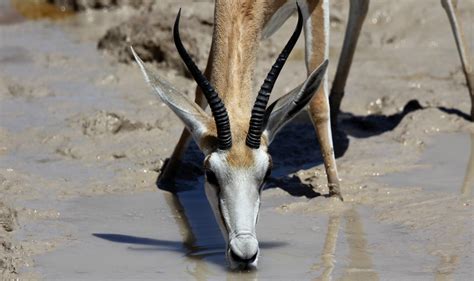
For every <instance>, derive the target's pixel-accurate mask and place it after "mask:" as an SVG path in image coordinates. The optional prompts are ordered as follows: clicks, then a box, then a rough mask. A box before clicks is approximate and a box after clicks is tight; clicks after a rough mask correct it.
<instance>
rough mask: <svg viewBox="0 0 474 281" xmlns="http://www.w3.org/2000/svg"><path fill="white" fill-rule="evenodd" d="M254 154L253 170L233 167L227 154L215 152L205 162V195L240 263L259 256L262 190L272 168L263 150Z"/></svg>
mask: <svg viewBox="0 0 474 281" xmlns="http://www.w3.org/2000/svg"><path fill="white" fill-rule="evenodd" d="M252 153H253V157H254V165H252V166H250V167H231V166H230V165H229V164H228V162H227V158H226V157H227V152H225V151H219V152H214V153H212V154H211V155H209V156H208V157H207V159H206V162H207V165H206V169H207V179H206V195H207V197H208V200H209V203H210V205H211V207H212V209H213V211H214V213H215V216H216V219H217V220H218V221H219V224H220V226H221V230H222V232H223V233H224V236H225V238H226V241H227V243H228V247H229V248H228V255H231V254H230V251H232V252H233V253H234V255H238V256H239V257H241V259H250V258H251V257H252V256H254V255H255V254H256V253H258V241H257V235H256V229H255V226H256V223H257V217H258V211H259V208H260V188H261V186H262V184H263V181H264V178H265V175H266V173H267V170H268V168H269V166H270V162H269V161H270V157H269V155H268V154H267V153H266V152H265V151H264V150H263V149H255V150H252ZM213 178H215V179H213ZM215 181H217V185H216V184H213V182H214V183H215ZM229 260H231V258H229Z"/></svg>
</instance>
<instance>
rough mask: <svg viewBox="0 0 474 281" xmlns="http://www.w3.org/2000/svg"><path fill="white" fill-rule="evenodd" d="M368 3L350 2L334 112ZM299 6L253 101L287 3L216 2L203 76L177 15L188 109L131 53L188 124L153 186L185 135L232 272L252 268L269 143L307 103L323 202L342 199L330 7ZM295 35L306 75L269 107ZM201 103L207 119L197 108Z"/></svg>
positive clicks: (165, 175) (167, 172)
mask: <svg viewBox="0 0 474 281" xmlns="http://www.w3.org/2000/svg"><path fill="white" fill-rule="evenodd" d="M368 2H369V0H351V10H350V19H349V23H348V27H349V28H348V33H347V34H346V38H345V42H344V48H343V51H342V54H341V61H340V63H339V67H338V71H337V74H336V81H335V84H334V85H333V94H332V95H331V103H332V104H333V105H334V106H335V108H336V109H337V110H338V109H339V104H340V99H341V98H342V93H343V92H344V91H343V90H344V85H345V81H346V79H347V75H348V72H349V67H350V64H351V61H352V55H353V53H354V49H355V46H356V42H357V37H358V34H359V32H360V28H361V26H362V23H363V20H364V18H365V15H366V12H367V9H368ZM443 2H445V1H443ZM298 4H299V6H298V7H299V8H298V24H297V27H296V29H295V31H294V33H293V35H292V36H291V38H290V40H289V41H288V43H287V45H286V46H285V48H284V50H283V51H282V53H281V54H280V56H279V57H278V59H277V61H276V63H275V64H274V65H273V67H272V69H271V70H270V72H269V74H268V76H267V78H266V79H265V82H264V83H263V85H262V87H261V89H260V91H259V92H258V95H257V98H255V95H254V94H253V89H252V77H253V71H254V69H255V63H256V55H257V49H258V46H259V40H260V38H262V37H268V36H270V35H271V34H272V33H273V32H274V31H275V30H277V29H278V28H279V27H280V26H281V25H282V24H283V23H284V22H285V20H286V19H287V18H288V17H289V16H290V15H291V14H292V13H293V12H294V11H295V10H297V5H296V4H295V1H294V0H291V1H290V0H275V1H274V0H272V1H270V0H216V5H215V21H214V32H213V37H212V46H211V51H210V55H209V59H208V63H207V67H206V71H205V73H204V74H202V73H201V72H200V71H199V69H198V68H197V67H196V65H195V64H194V62H193V61H192V59H191V58H190V57H189V55H188V54H187V52H186V50H185V47H184V46H183V44H182V43H181V40H180V38H179V14H178V17H177V19H176V22H175V27H174V38H175V43H176V47H177V50H178V52H179V53H180V55H181V57H182V58H183V61H184V62H185V64H186V66H187V67H188V69H189V71H190V72H191V74H192V75H193V77H194V79H195V80H196V82H197V84H198V86H199V87H198V89H197V91H196V100H195V102H193V101H191V100H189V99H188V98H187V97H186V95H184V94H182V93H181V92H179V91H178V90H176V89H174V88H173V87H172V86H171V85H170V84H169V83H168V82H166V81H165V80H164V79H163V78H162V77H160V76H159V75H157V74H155V73H153V72H151V71H149V70H147V69H146V68H145V66H144V64H143V62H142V61H141V60H140V59H139V58H138V56H137V55H136V54H135V52H134V55H135V57H136V60H137V62H138V63H139V65H140V67H141V69H142V71H143V73H144V75H145V77H146V79H147V81H148V82H149V83H150V84H151V86H152V87H153V89H154V90H155V92H156V93H157V94H158V95H159V96H160V98H161V99H162V100H163V101H164V102H165V103H166V104H167V105H168V106H169V107H170V108H171V109H172V110H173V111H174V112H175V113H176V114H177V115H178V117H180V119H181V120H182V121H183V122H184V123H185V125H186V127H187V130H185V131H184V132H183V135H182V136H181V139H180V141H179V143H178V145H177V146H176V148H175V151H174V152H173V156H172V157H171V159H170V160H169V162H168V164H167V166H166V167H165V169H164V171H163V172H162V174H161V176H160V182H161V183H164V184H166V183H169V182H172V181H173V178H174V176H175V173H176V171H177V170H178V167H179V162H180V159H181V156H182V155H183V153H184V151H185V149H186V147H187V145H188V143H189V139H190V136H192V137H193V138H194V139H195V141H196V143H197V144H198V146H199V148H200V149H201V151H202V152H203V153H204V154H205V160H204V169H205V171H206V184H205V190H206V195H207V197H208V199H209V202H210V205H211V207H212V208H213V211H214V213H215V216H216V219H217V221H218V223H219V224H220V226H221V229H222V232H223V234H224V237H225V238H226V241H227V246H228V247H227V252H226V253H227V257H228V260H229V263H230V266H231V267H232V268H247V267H255V266H256V264H257V260H258V253H259V251H258V241H257V238H256V232H255V226H256V222H257V217H258V211H259V206H260V192H261V187H262V185H263V183H264V181H265V179H266V177H267V176H268V175H269V173H270V171H271V166H272V165H271V156H270V155H269V153H268V146H269V144H270V143H271V142H272V140H273V138H274V136H275V134H276V133H277V132H278V130H279V129H280V128H281V127H282V126H283V125H284V124H286V123H287V122H288V121H289V120H291V118H292V117H294V116H295V115H296V114H297V113H298V112H299V111H301V110H302V109H303V108H304V107H305V106H306V105H308V104H309V109H310V110H309V113H310V116H311V119H312V121H313V124H314V126H315V129H316V132H317V138H318V141H319V143H320V147H321V151H322V156H323V160H324V165H325V168H326V173H327V177H328V186H329V195H330V196H334V197H337V198H340V199H341V200H342V196H341V193H340V190H339V178H338V174H337V168H336V162H335V157H334V152H333V145H332V137H331V118H330V109H329V90H328V79H327V74H326V68H327V57H328V50H329V48H328V45H329V0H306V1H303V0H299V1H298ZM302 29H304V34H305V47H306V56H305V61H306V68H307V72H308V77H307V79H306V80H305V81H304V82H303V83H302V84H301V85H300V86H298V87H296V88H295V89H294V90H292V91H290V92H289V93H288V94H286V95H284V96H283V97H281V98H280V99H278V100H277V101H276V102H274V103H273V104H271V105H270V106H267V103H268V99H269V95H270V93H271V90H272V88H273V84H274V83H275V80H276V78H277V77H278V74H279V72H280V70H281V68H282V67H283V64H284V63H285V61H286V58H287V57H288V55H289V53H290V52H291V49H292V48H293V46H294V44H295V43H296V40H297V39H298V36H299V34H300V32H301V30H302ZM132 51H133V49H132ZM320 85H321V87H320ZM207 104H209V105H210V108H211V112H212V117H211V116H209V115H208V114H206V113H205V112H204V110H203V108H205V107H206V106H207ZM171 186H172V185H171ZM168 188H169V187H168ZM169 189H170V190H171V191H173V190H172V188H169Z"/></svg>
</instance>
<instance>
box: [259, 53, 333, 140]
mask: <svg viewBox="0 0 474 281" xmlns="http://www.w3.org/2000/svg"><path fill="white" fill-rule="evenodd" d="M327 67H328V60H325V61H324V62H323V63H322V64H321V65H320V66H319V67H318V68H316V70H314V71H313V72H312V73H311V74H310V75H309V76H308V78H306V81H304V82H303V84H301V85H299V86H298V87H296V88H295V89H293V90H292V91H290V92H289V93H288V94H286V95H284V96H283V97H281V98H279V99H278V100H276V101H275V102H274V103H272V104H271V105H270V106H269V107H268V108H267V111H266V112H265V120H264V124H265V130H264V132H263V133H264V134H265V135H266V136H267V139H268V142H269V143H271V142H272V141H273V138H274V137H275V135H276V134H277V132H278V131H279V130H280V129H281V128H282V127H283V126H284V125H285V124H286V123H287V122H288V121H290V120H291V119H292V118H293V117H295V115H296V114H297V113H298V112H300V111H301V110H302V109H303V108H304V107H305V106H306V105H307V104H308V103H309V101H310V100H311V98H312V97H313V96H314V94H315V93H316V90H317V89H318V88H319V86H320V85H321V81H322V80H323V78H324V75H325V73H326V69H327Z"/></svg>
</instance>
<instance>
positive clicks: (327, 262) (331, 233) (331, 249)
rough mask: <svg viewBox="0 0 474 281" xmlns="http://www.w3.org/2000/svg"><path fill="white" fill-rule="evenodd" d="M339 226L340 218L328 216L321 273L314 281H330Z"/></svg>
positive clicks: (338, 216)
mask: <svg viewBox="0 0 474 281" xmlns="http://www.w3.org/2000/svg"><path fill="white" fill-rule="evenodd" d="M340 224H341V216H340V215H337V216H330V217H329V221H328V231H327V233H326V239H325V241H324V248H323V252H322V253H321V264H322V266H323V273H322V274H321V276H320V277H318V278H316V279H315V280H318V281H319V280H321V281H327V280H331V273H332V271H333V269H334V265H335V259H334V253H335V251H336V242H337V236H338V234H339V226H340Z"/></svg>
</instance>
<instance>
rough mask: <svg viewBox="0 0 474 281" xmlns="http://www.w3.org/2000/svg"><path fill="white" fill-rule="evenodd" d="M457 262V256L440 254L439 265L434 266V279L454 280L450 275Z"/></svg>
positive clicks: (441, 280) (442, 280)
mask: <svg viewBox="0 0 474 281" xmlns="http://www.w3.org/2000/svg"><path fill="white" fill-rule="evenodd" d="M458 263H459V257H458V256H447V255H441V257H440V262H439V265H438V266H437V268H436V275H435V281H448V280H454V279H453V278H452V276H451V275H452V273H453V272H454V270H455V269H456V266H457V264H458Z"/></svg>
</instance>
